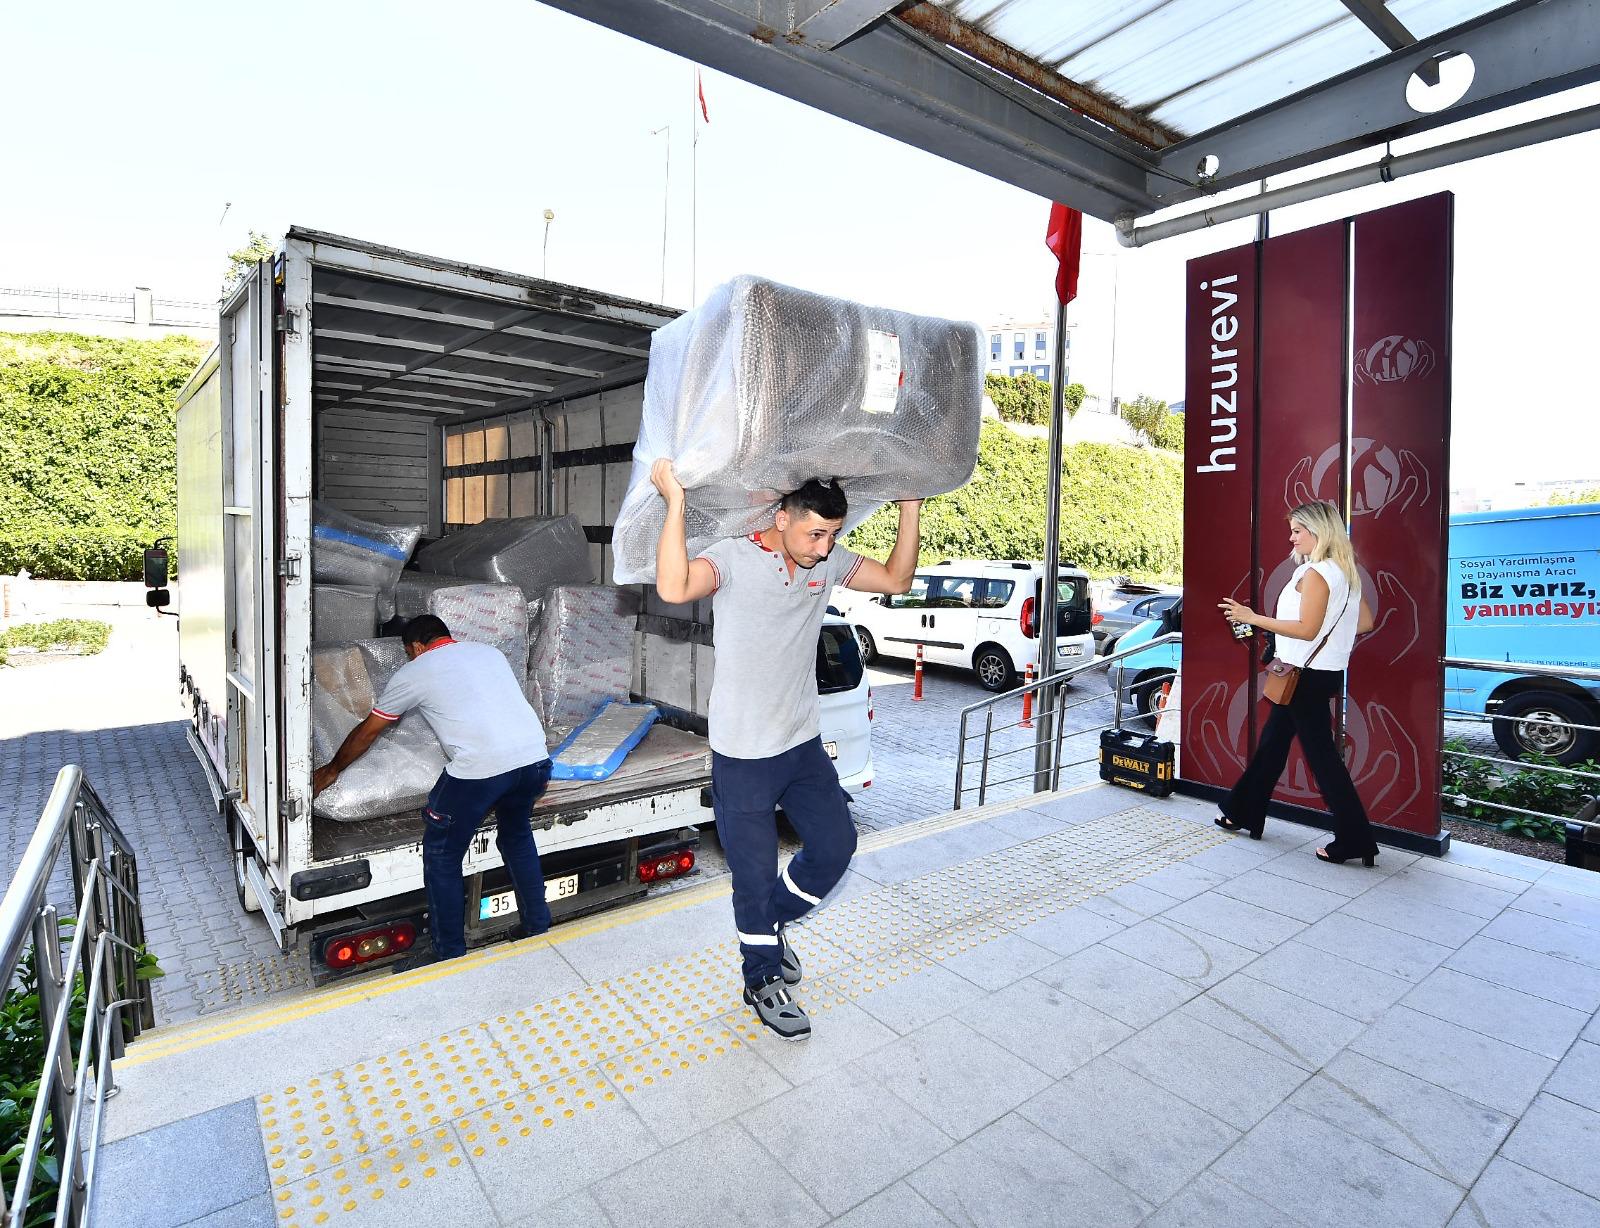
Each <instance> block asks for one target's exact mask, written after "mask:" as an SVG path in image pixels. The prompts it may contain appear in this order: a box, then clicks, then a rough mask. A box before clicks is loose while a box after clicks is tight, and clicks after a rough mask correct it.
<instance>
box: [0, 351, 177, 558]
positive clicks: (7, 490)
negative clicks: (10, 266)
mask: <svg viewBox="0 0 1600 1228" xmlns="http://www.w3.org/2000/svg"><path fill="white" fill-rule="evenodd" d="M205 352H206V346H205V344H204V343H203V342H200V341H197V340H195V339H193V338H190V337H181V336H180V337H166V338H161V339H159V340H152V341H145V340H125V339H121V338H109V337H86V336H81V335H78V334H75V333H0V572H15V571H16V570H17V569H18V568H21V567H26V568H27V569H28V570H29V571H30V572H32V573H33V574H34V575H36V576H38V577H40V578H41V579H54V580H136V579H138V578H139V575H140V549H141V548H142V547H143V546H145V545H147V544H149V543H150V542H151V541H152V540H154V539H155V538H157V537H161V536H167V535H170V534H171V533H172V532H173V526H174V523H175V520H176V510H175V509H176V502H177V485H176V467H175V451H176V438H175V423H176V414H177V405H176V401H177V393H178V390H179V389H180V388H181V387H182V386H183V384H184V382H185V381H186V380H187V379H188V378H189V375H190V373H191V372H193V370H194V368H195V367H196V366H197V365H198V363H199V362H200V360H201V358H202V357H204V355H205Z"/></svg>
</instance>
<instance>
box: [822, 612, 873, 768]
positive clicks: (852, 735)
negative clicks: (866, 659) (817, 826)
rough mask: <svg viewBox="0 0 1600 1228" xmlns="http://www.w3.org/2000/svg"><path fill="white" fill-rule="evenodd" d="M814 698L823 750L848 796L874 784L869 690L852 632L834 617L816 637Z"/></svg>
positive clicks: (830, 618)
mask: <svg viewBox="0 0 1600 1228" xmlns="http://www.w3.org/2000/svg"><path fill="white" fill-rule="evenodd" d="M817 696H818V698H819V699H820V700H821V701H822V745H823V747H824V749H826V750H827V752H828V757H829V758H830V759H832V760H833V766H834V769H835V770H836V771H837V772H838V773H839V783H840V785H842V786H843V787H844V791H845V792H846V793H857V792H859V791H860V790H862V789H865V788H867V787H868V786H869V785H871V784H872V773H873V763H872V715H873V714H872V687H871V686H869V685H868V683H867V670H866V667H865V666H864V665H863V664H862V661H861V652H860V649H859V648H858V646H857V641H856V636H855V628H853V627H852V626H851V625H850V624H849V623H848V622H846V621H845V620H844V619H842V618H838V617H836V616H834V615H832V614H830V615H827V616H826V617H825V618H824V619H823V620H822V634H821V635H820V636H818V638H817Z"/></svg>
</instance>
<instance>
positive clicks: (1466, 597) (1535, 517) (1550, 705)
mask: <svg viewBox="0 0 1600 1228" xmlns="http://www.w3.org/2000/svg"><path fill="white" fill-rule="evenodd" d="M1448 577H1449V578H1448V581H1447V582H1448V584H1449V589H1448V591H1447V593H1446V615H1445V616H1446V624H1445V636H1446V638H1445V645H1446V651H1447V653H1448V655H1449V656H1451V657H1453V658H1456V659H1458V660H1474V661H1506V662H1512V661H1517V662H1526V663H1528V664H1530V665H1553V666H1563V665H1566V666H1575V667H1578V668H1583V669H1596V668H1600V503H1584V504H1574V505H1571V506H1568V507H1534V508H1524V509H1518V510H1515V511H1500V512H1465V513H1461V514H1459V515H1455V516H1452V517H1451V518H1450V560H1449V570H1448ZM1182 608H1183V607H1182V603H1181V602H1180V603H1179V604H1178V605H1177V606H1175V607H1174V608H1173V609H1172V610H1171V611H1169V613H1168V616H1167V618H1166V619H1165V620H1153V621H1151V622H1148V623H1144V624H1142V625H1141V626H1138V627H1135V628H1134V629H1133V630H1132V631H1130V632H1128V633H1127V634H1126V635H1125V636H1123V637H1122V640H1121V641H1120V642H1119V644H1118V647H1119V648H1134V647H1137V646H1138V645H1139V644H1141V643H1144V642H1145V641H1147V640H1151V639H1154V638H1155V637H1156V636H1157V635H1159V634H1161V633H1162V632H1163V631H1165V630H1180V629H1181V626H1182ZM1168 624H1170V625H1168ZM1179 648H1180V645H1178V644H1176V643H1174V644H1163V645H1161V646H1159V647H1156V648H1151V649H1149V650H1147V651H1146V652H1140V653H1134V654H1133V655H1131V656H1129V657H1127V658H1125V659H1124V660H1122V661H1120V662H1119V663H1118V664H1117V665H1116V666H1115V667H1113V671H1112V684H1113V686H1114V687H1115V689H1116V692H1117V697H1118V700H1119V702H1120V703H1131V704H1133V705H1134V706H1135V707H1136V708H1137V709H1138V711H1139V713H1140V715H1141V716H1146V717H1148V716H1149V715H1150V713H1151V711H1152V709H1153V706H1154V704H1155V701H1156V700H1157V699H1158V698H1159V694H1160V690H1161V683H1162V682H1163V681H1164V680H1165V679H1167V678H1169V677H1171V676H1172V674H1173V673H1175V672H1176V671H1177V668H1178V654H1179ZM1444 685H1445V705H1446V708H1447V709H1448V710H1449V711H1450V712H1452V713H1457V712H1464V713H1472V714H1484V715H1488V716H1497V717H1506V718H1511V717H1519V718H1522V719H1521V720H1515V721H1514V720H1510V719H1506V720H1497V721H1496V722H1495V723H1494V735H1495V741H1496V742H1498V743H1499V744H1500V748H1501V750H1503V751H1504V752H1505V753H1506V754H1507V755H1508V756H1511V757H1518V756H1521V755H1524V754H1528V753H1538V754H1543V755H1549V756H1551V757H1552V758H1555V759H1558V760H1560V761H1561V762H1562V763H1578V762H1581V761H1582V760H1584V759H1600V734H1597V733H1596V732H1595V731H1594V730H1593V729H1583V728H1580V727H1579V726H1583V725H1600V683H1596V682H1584V681H1579V680H1577V679H1568V678H1540V677H1531V676H1529V675H1527V674H1518V673H1517V672H1515V671H1514V670H1507V671H1505V672H1504V673H1500V672H1490V671H1483V670H1466V669H1447V670H1446V671H1445V679H1444Z"/></svg>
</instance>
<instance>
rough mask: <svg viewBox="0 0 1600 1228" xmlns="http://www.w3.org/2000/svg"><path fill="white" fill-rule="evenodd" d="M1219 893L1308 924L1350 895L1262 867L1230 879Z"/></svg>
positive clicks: (1330, 910)
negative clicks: (1262, 868) (1265, 869)
mask: <svg viewBox="0 0 1600 1228" xmlns="http://www.w3.org/2000/svg"><path fill="white" fill-rule="evenodd" d="M1217 894H1218V895H1226V896H1231V897H1232V898H1233V899H1236V900H1243V901H1244V902H1245V903H1246V904H1254V905H1255V906H1256V907H1257V908H1265V909H1266V910H1267V911H1268V912H1275V913H1279V914H1281V915H1282V916H1285V917H1293V918H1294V919H1295V920H1296V921H1304V922H1305V923H1307V924H1308V925H1309V924H1310V923H1311V922H1313V921H1320V920H1321V919H1322V918H1323V917H1326V916H1327V915H1328V914H1329V913H1330V912H1333V911H1334V910H1335V909H1336V908H1338V907H1339V906H1340V905H1341V904H1343V903H1344V902H1345V901H1346V900H1347V899H1349V897H1348V896H1343V895H1340V894H1339V893H1338V892H1337V891H1329V890H1327V889H1326V888H1323V887H1313V886H1311V885H1310V884H1309V883H1299V882H1296V881H1295V880H1294V879H1292V878H1284V877H1283V876H1282V875H1281V874H1268V873H1266V872H1265V871H1262V870H1252V871H1251V872H1250V873H1248V874H1240V875H1238V876H1236V877H1234V878H1232V879H1229V880H1228V881H1227V882H1226V883H1224V884H1223V885H1222V886H1220V887H1218V888H1217Z"/></svg>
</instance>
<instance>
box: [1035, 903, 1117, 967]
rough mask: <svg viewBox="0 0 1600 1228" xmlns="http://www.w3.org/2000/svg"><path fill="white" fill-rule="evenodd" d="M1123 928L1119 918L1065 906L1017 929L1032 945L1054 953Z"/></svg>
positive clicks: (1075, 948) (1074, 950)
mask: <svg viewBox="0 0 1600 1228" xmlns="http://www.w3.org/2000/svg"><path fill="white" fill-rule="evenodd" d="M1123 928H1125V927H1124V926H1123V924H1122V922H1120V921H1113V920H1112V919H1111V918H1110V917H1102V916H1101V915H1100V914H1099V913H1097V912H1090V911H1089V910H1088V909H1087V908H1081V907H1080V908H1068V909H1065V910H1063V911H1062V912H1058V913H1056V914H1055V916H1053V917H1046V918H1045V919H1044V920H1043V921H1035V922H1032V923H1031V924H1029V925H1025V926H1023V927H1022V928H1021V929H1019V930H1018V931H1017V933H1018V934H1020V935H1021V936H1022V937H1024V938H1026V939H1027V940H1028V941H1029V942H1031V943H1033V944H1034V945H1035V946H1041V947H1044V948H1045V949H1046V950H1050V951H1054V952H1055V953H1056V954H1057V955H1073V954H1075V953H1077V952H1078V951H1081V950H1083V949H1084V947H1091V946H1093V945H1094V944H1095V943H1097V942H1099V941H1100V940H1101V939H1102V938H1109V937H1111V935H1112V934H1115V933H1117V932H1118V931H1119V930H1122V929H1123Z"/></svg>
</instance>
